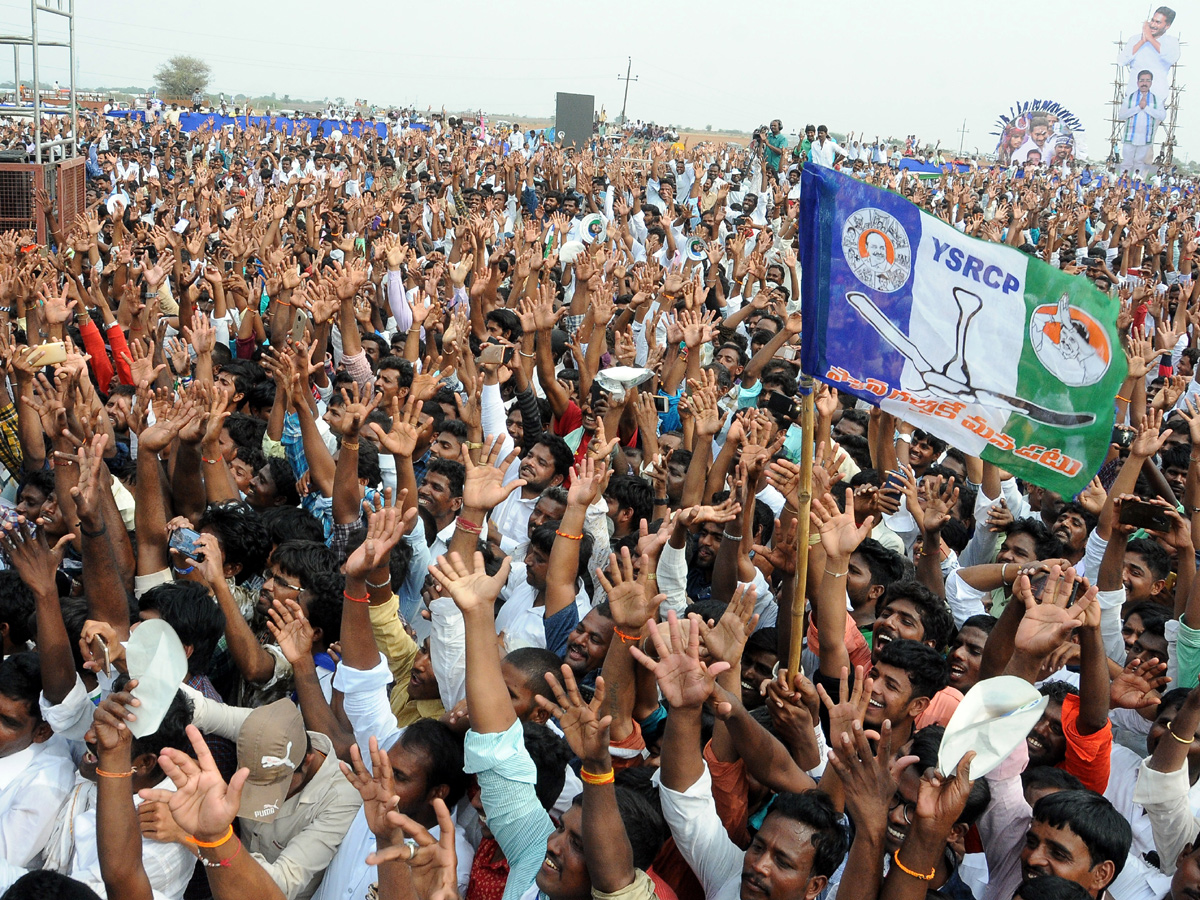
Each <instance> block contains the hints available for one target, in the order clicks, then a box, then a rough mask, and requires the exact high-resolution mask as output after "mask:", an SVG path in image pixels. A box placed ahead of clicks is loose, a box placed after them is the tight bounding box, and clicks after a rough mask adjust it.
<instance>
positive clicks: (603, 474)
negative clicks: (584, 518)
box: [567, 428, 610, 507]
mask: <svg viewBox="0 0 1200 900" xmlns="http://www.w3.org/2000/svg"><path fill="white" fill-rule="evenodd" d="M599 437H600V430H599V428H597V439H599ZM609 474H610V471H609V468H608V463H607V462H604V461H603V458H601V460H599V461H597V460H594V459H592V458H591V457H590V456H585V457H584V458H583V459H582V460H580V462H579V465H578V466H572V467H571V487H570V488H569V489H568V490H567V503H568V505H570V506H575V505H577V504H579V505H582V506H584V507H588V506H591V505H592V503H594V502H595V500H596V498H597V497H598V496H600V494H601V492H602V491H603V490H604V488H605V486H606V485H607V484H608V476H609Z"/></svg>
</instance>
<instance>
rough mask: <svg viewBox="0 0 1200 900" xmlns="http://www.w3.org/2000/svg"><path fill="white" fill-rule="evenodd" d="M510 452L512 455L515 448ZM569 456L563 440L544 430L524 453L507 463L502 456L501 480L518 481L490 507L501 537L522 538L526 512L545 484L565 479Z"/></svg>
mask: <svg viewBox="0 0 1200 900" xmlns="http://www.w3.org/2000/svg"><path fill="white" fill-rule="evenodd" d="M512 456H515V452H514V454H512ZM573 460H574V454H573V453H572V452H571V448H570V447H568V446H567V442H566V441H564V440H563V439H562V438H560V437H558V435H554V434H546V433H544V432H543V434H542V436H541V437H540V438H538V440H537V442H536V443H535V444H534V445H533V446H532V447H530V448H529V452H528V453H526V454H525V456H523V457H521V458H520V459H515V458H514V459H512V462H511V463H510V462H509V461H508V460H507V459H506V460H504V463H505V465H506V466H507V471H506V472H505V474H504V483H505V484H506V485H507V484H510V483H512V482H513V481H516V480H517V479H520V480H521V482H522V484H521V487H520V488H519V489H517V490H515V491H513V492H512V493H511V494H509V495H508V497H507V498H505V500H504V502H503V503H501V504H500V505H499V506H497V507H496V508H495V509H493V510H492V516H491V521H492V522H494V523H495V525H496V527H497V528H498V529H499V531H500V535H501V537H502V538H507V539H509V540H512V541H514V542H521V541H523V540H525V538H526V536H527V535H528V530H529V516H530V515H531V514H532V513H533V508H534V506H536V505H537V501H538V497H540V496H541V494H542V491H544V490H546V488H549V487H556V486H557V485H560V484H562V483H563V482H565V481H566V480H567V476H568V475H570V473H571V463H572V462H573Z"/></svg>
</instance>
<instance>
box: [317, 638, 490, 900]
mask: <svg viewBox="0 0 1200 900" xmlns="http://www.w3.org/2000/svg"><path fill="white" fill-rule="evenodd" d="M391 681H392V673H391V670H390V669H389V668H388V663H387V660H386V659H384V657H383V654H380V656H379V663H378V664H377V665H376V666H375V667H374V668H373V669H355V668H352V667H350V666H347V665H344V664H343V665H340V666H338V668H337V673H336V675H335V676H334V686H335V687H336V688H337V689H338V690H340V691H342V692H343V693H344V694H345V711H346V718H348V719H349V720H350V726H351V727H352V728H353V729H354V740H355V742H356V743H357V744H358V746H359V749H360V750H361V751H362V753H363V762H364V763H365V764H366V766H367V768H368V769H370V768H371V757H370V753H369V747H368V742H369V741H370V739H371V737H372V736H374V737H375V739H376V740H377V741H378V742H379V748H380V749H381V750H385V751H386V750H388V749H390V748H391V746H392V744H394V743H395V742H396V741H397V740H399V739H400V737H401V735H402V734H403V733H404V731H403V729H401V728H398V727H397V726H396V715H395V713H393V712H392V707H391V704H390V703H389V702H388V685H389V684H390V683H391ZM429 833H430V834H432V835H433V836H434V837H435V838H436V837H437V835H438V834H439V833H440V832H439V831H438V829H437V828H431V829H430V830H429ZM454 843H455V850H456V852H457V854H458V889H459V893H460V894H461V895H463V896H465V895H466V890H467V882H468V881H469V880H470V875H471V864H472V863H473V862H474V859H475V850H474V849H473V848H472V847H471V844H470V843H469V842H468V841H467V838H466V833H465V832H464V831H463V830H462V827H461V826H459V825H457V824H456V825H455V842H454ZM374 851H375V835H374V834H372V833H371V829H370V828H369V827H368V826H367V819H366V813H365V812H363V811H362V810H359V811H358V815H357V816H355V818H354V821H353V822H352V823H351V824H350V829H349V831H347V832H346V837H345V838H344V839H343V840H342V843H341V846H340V847H338V851H337V853H335V854H334V856H333V860H332V861H331V862H330V863H329V868H327V869H326V870H325V879H324V880H323V881H322V882H321V887H320V888H318V889H317V892H316V893H315V894H314V895H313V898H314V900H359V898H361V897H365V896H366V892H367V889H368V888H369V887H370V886H371V885H372V884H375V883H377V881H378V880H379V875H378V872H377V870H376V868H375V867H374V866H368V865H367V864H366V858H367V856H368V855H369V854H370V853H373V852H374Z"/></svg>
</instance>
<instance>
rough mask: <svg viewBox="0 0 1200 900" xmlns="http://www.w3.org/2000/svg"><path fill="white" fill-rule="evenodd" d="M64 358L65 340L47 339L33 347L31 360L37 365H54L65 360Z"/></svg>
mask: <svg viewBox="0 0 1200 900" xmlns="http://www.w3.org/2000/svg"><path fill="white" fill-rule="evenodd" d="M66 358H67V345H66V342H65V341H47V342H46V343H44V344H38V345H37V347H35V348H34V359H32V360H31V362H33V364H34V365H38V366H54V365H58V364H59V363H60V362H65V361H66Z"/></svg>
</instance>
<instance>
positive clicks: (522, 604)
mask: <svg viewBox="0 0 1200 900" xmlns="http://www.w3.org/2000/svg"><path fill="white" fill-rule="evenodd" d="M526 573H527V570H526V568H525V563H523V562H515V561H514V562H513V564H512V570H511V571H510V572H509V573H508V582H507V583H506V584H505V586H504V592H505V593H506V594H507V596H506V598H505V601H504V605H503V606H502V607H500V612H499V613H498V614H497V615H496V634H503V635H504V651H505V653H511V652H512V651H513V650H518V649H520V648H521V647H541V648H543V649H545V647H546V624H545V623H546V619H545V616H546V607H544V606H534V605H533V603H534V601H535V600H536V599H537V590H536V589H535V588H534V587H533V585H531V584H530V583H529V580H528V578H527V574H526ZM576 583H577V586H578V589H577V591H576V593H575V607H576V609H577V610H578V613H579V621H581V622H582V621H583V617H584V616H586V615H587V614H588V612H589V611H590V610H591V608H592V601H591V599H590V598H589V597H588V595H587V591H585V590H584V589H583V587H582V582H578V581H577V582H576Z"/></svg>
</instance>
